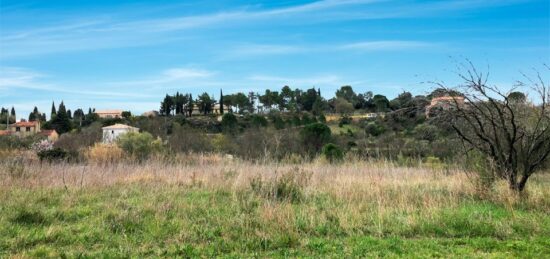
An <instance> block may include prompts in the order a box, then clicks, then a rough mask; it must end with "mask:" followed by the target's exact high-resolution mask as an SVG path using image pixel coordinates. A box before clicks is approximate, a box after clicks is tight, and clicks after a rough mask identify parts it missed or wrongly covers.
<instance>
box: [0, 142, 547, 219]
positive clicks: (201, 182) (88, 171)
mask: <svg viewBox="0 0 550 259" xmlns="http://www.w3.org/2000/svg"><path fill="white" fill-rule="evenodd" d="M119 151H120V150H119ZM87 154H88V155H87V156H88V158H89V162H88V163H82V164H68V163H54V164H49V163H40V162H39V161H37V160H35V159H26V160H25V162H24V163H21V162H19V163H18V165H19V167H22V169H21V168H18V170H23V171H24V172H22V173H21V172H20V173H19V174H14V173H13V172H10V170H12V169H10V168H13V167H8V166H2V167H0V186H2V188H31V189H32V188H40V189H44V188H66V189H67V190H78V189H82V188H103V187H111V186H115V185H119V184H135V183H138V184H148V185H152V186H153V187H154V188H162V187H163V186H181V187H182V188H195V187H200V188H203V189H205V190H224V191H229V192H232V193H238V192H240V191H243V190H250V189H251V186H252V185H253V181H258V180H260V181H263V182H265V183H273V182H276V181H277V180H278V179H280V178H281V177H283V176H285V175H288V174H294V175H296V176H297V177H296V179H298V178H299V177H301V176H302V175H307V177H308V179H307V182H305V183H302V184H301V186H300V188H301V190H300V191H301V192H303V194H304V195H305V196H306V197H307V196H313V195H316V194H326V195H329V196H330V197H333V198H335V199H338V200H342V201H345V202H346V203H347V204H348V205H349V206H350V207H349V208H348V209H350V210H355V208H353V206H355V205H356V204H358V203H368V204H370V205H372V204H375V205H376V206H377V208H378V209H379V211H378V212H379V213H384V211H403V212H410V211H415V210H418V209H419V208H422V209H425V210H431V209H440V208H444V207H445V208H449V207H450V208H452V207H453V206H458V205H459V204H460V203H461V202H463V201H464V200H476V199H479V198H480V195H479V192H478V189H477V188H476V184H475V183H474V181H475V179H472V178H471V175H469V174H466V173H464V172H463V171H461V170H458V169H449V168H438V167H436V168H425V167H399V166H397V165H395V164H394V163H392V162H389V161H361V160H358V159H351V160H349V161H348V162H344V163H341V164H330V163H327V162H325V161H323V160H322V159H320V160H316V161H313V162H302V163H278V162H273V161H262V162H261V163H254V162H249V161H242V160H239V159H234V158H233V157H228V156H222V155H213V154H189V155H184V156H173V157H171V158H170V159H166V158H160V157H157V158H154V159H150V160H148V161H147V162H144V163H135V162H131V160H127V161H125V162H113V161H117V160H119V159H120V157H121V156H122V153H121V152H117V151H116V150H113V148H112V147H105V146H95V147H93V148H91V149H90V151H89V152H88V153H87ZM22 156H24V155H22ZM114 157H116V158H114ZM0 163H2V162H0ZM549 178H550V177H549V175H548V174H541V175H538V176H535V177H534V179H532V180H531V182H530V184H529V187H528V190H527V195H525V196H522V197H518V196H517V195H515V193H513V192H510V191H509V190H508V189H506V188H504V187H503V185H501V184H499V185H497V186H496V187H495V188H494V189H493V190H491V191H490V192H489V194H486V193H484V197H483V198H484V199H488V200H491V201H494V202H497V203H499V204H504V205H506V206H507V207H509V208H511V209H513V208H514V206H516V205H518V204H524V205H525V204H527V207H533V208H541V209H543V210H547V211H550V189H549V188H547V186H548V185H547V184H548V182H549ZM540 182H543V183H545V184H539V183H540ZM358 213H359V212H358Z"/></svg>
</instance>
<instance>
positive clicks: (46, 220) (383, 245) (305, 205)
mask: <svg viewBox="0 0 550 259" xmlns="http://www.w3.org/2000/svg"><path fill="white" fill-rule="evenodd" d="M351 205H352V206H354V208H353V209H350V207H349V206H350V203H349V202H348V201H343V200H340V199H338V198H336V197H334V196H331V195H329V194H325V193H311V194H308V195H307V196H305V198H303V199H301V200H300V201H299V202H293V201H291V200H289V201H286V200H278V199H269V198H266V197H265V195H263V194H261V193H258V191H254V190H252V189H250V190H246V189H245V190H238V191H228V190H224V189H208V188H197V187H191V186H179V185H159V184H153V183H150V184H148V183H140V184H119V185H114V186H109V187H101V188H99V187H97V188H91V187H89V188H87V189H83V190H70V191H69V192H67V191H65V190H64V189H61V188H60V189H33V190H29V189H26V188H19V187H13V188H7V189H4V190H1V191H0V237H1V238H0V257H9V256H31V257H60V256H62V257H64V256H67V257H89V258H95V257H105V258H111V257H157V256H162V257H165V256H166V257H220V256H221V257H229V258H243V257H266V256H267V257H289V256H291V257H319V256H322V257H416V258H424V257H459V258H463V257H477V258H517V257H531V258H544V257H548V256H549V255H550V216H548V214H547V213H546V212H545V211H538V210H536V209H525V210H524V209H513V210H509V209H506V208H504V207H503V206H500V205H497V204H494V203H491V202H486V201H480V200H476V199H473V198H472V199H464V201H463V202H461V203H459V204H458V205H453V206H450V207H448V208H436V209H430V210H429V211H427V210H424V209H422V208H418V209H412V210H408V211H400V210H388V211H384V212H381V211H379V210H378V209H377V206H376V204H375V203H374V202H371V201H363V202H358V203H353V204H351Z"/></svg>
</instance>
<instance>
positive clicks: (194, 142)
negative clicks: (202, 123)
mask: <svg viewBox="0 0 550 259" xmlns="http://www.w3.org/2000/svg"><path fill="white" fill-rule="evenodd" d="M167 145H168V147H169V148H170V150H171V151H177V152H182V153H191V152H196V153H204V152H210V151H212V150H213V147H212V145H211V143H210V140H209V138H208V137H207V135H206V134H204V132H203V131H201V130H199V129H194V128H192V127H189V126H187V125H185V126H180V125H179V124H177V123H174V126H173V129H172V134H171V135H170V136H168V141H167Z"/></svg>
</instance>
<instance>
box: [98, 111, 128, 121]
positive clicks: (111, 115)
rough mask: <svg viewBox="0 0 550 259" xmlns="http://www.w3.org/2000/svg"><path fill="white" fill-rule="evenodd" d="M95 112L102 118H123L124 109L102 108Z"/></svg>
mask: <svg viewBox="0 0 550 259" xmlns="http://www.w3.org/2000/svg"><path fill="white" fill-rule="evenodd" d="M95 114H97V116H99V118H102V119H116V118H122V110H100V111H96V112H95Z"/></svg>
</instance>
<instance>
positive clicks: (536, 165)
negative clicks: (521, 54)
mask: <svg viewBox="0 0 550 259" xmlns="http://www.w3.org/2000/svg"><path fill="white" fill-rule="evenodd" d="M459 69H460V70H459V71H461V72H459V73H458V74H459V76H460V77H461V79H462V80H464V84H463V85H461V86H458V87H457V88H455V89H450V88H446V89H447V90H448V91H452V90H458V91H459V92H461V93H462V96H463V98H464V99H463V100H464V102H462V98H460V99H459V98H453V99H452V100H453V101H454V105H453V107H452V109H448V110H447V111H445V113H444V114H445V115H446V116H444V118H446V119H448V122H449V123H450V125H451V127H452V128H453V129H454V130H455V131H456V133H457V134H458V136H459V138H460V139H461V140H462V141H463V143H464V144H465V147H467V148H468V149H469V150H477V151H479V152H481V153H482V154H483V155H484V156H486V158H487V159H488V160H489V162H490V164H491V165H493V168H492V170H493V173H494V175H495V176H497V177H499V178H501V179H505V180H506V181H508V184H509V187H510V189H512V190H514V191H517V192H522V191H523V190H524V189H525V185H526V183H527V180H528V179H529V177H530V176H531V175H533V174H534V173H536V172H539V171H541V170H543V169H544V167H545V165H548V160H549V157H550V105H549V99H550V90H549V89H548V83H545V82H544V80H543V78H542V77H541V75H540V73H539V72H537V71H535V72H536V76H535V78H536V79H532V78H531V77H528V76H527V75H525V74H523V76H524V77H525V82H518V83H517V84H516V86H515V87H514V89H511V90H510V91H503V90H501V89H499V88H498V87H497V86H491V85H489V84H487V79H488V73H485V74H484V73H483V72H480V71H478V70H476V68H475V67H474V65H473V64H472V62H470V61H469V60H467V62H466V63H464V64H459ZM545 69H548V70H550V68H549V67H548V66H545ZM437 84H438V85H439V86H440V87H445V86H444V85H443V84H441V83H437ZM527 87H529V88H530V90H531V91H530V93H533V94H534V95H535V96H533V97H534V98H533V99H531V100H532V101H527V100H525V99H521V98H519V99H518V98H515V97H514V96H515V95H517V92H515V93H516V94H514V95H512V96H511V95H510V93H512V92H514V91H518V90H522V89H524V88H527Z"/></svg>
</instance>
